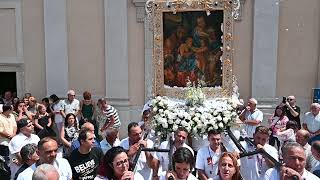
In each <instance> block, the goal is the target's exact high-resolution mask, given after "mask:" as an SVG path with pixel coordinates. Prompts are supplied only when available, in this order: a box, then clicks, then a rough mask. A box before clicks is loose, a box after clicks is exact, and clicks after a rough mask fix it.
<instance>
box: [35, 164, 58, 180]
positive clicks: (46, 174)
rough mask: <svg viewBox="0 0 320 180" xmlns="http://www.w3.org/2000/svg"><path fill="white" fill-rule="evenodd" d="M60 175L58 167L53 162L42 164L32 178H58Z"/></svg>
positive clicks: (53, 179) (42, 179)
mask: <svg viewBox="0 0 320 180" xmlns="http://www.w3.org/2000/svg"><path fill="white" fill-rule="evenodd" d="M59 177H60V175H59V173H58V171H57V169H56V168H55V167H54V166H52V165H51V164H41V165H40V166H38V167H37V169H36V170H35V171H34V173H33V175H32V180H58V179H59Z"/></svg>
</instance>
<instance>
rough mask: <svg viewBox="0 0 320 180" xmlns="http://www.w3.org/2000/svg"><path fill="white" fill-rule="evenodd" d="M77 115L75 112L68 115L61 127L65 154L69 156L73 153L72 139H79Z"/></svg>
mask: <svg viewBox="0 0 320 180" xmlns="http://www.w3.org/2000/svg"><path fill="white" fill-rule="evenodd" d="M78 131H79V129H78V124H77V120H76V116H75V115H74V114H73V113H69V114H67V115H66V118H65V120H64V126H62V128H61V132H60V138H61V142H62V144H63V152H64V156H65V157H68V156H69V155H70V153H71V144H72V141H74V140H77V138H78V135H79V132H78Z"/></svg>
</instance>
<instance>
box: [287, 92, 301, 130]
mask: <svg viewBox="0 0 320 180" xmlns="http://www.w3.org/2000/svg"><path fill="white" fill-rule="evenodd" d="M282 104H283V105H284V106H285V112H286V115H287V117H288V119H289V120H290V121H295V122H296V123H297V125H298V128H299V129H301V122H300V107H299V106H297V105H296V98H295V97H294V96H292V95H291V96H288V97H287V101H286V102H285V103H282Z"/></svg>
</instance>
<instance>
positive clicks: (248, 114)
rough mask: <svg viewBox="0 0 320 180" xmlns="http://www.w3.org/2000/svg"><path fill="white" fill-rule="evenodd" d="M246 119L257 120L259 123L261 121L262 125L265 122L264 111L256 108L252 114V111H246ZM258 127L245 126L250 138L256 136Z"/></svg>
mask: <svg viewBox="0 0 320 180" xmlns="http://www.w3.org/2000/svg"><path fill="white" fill-rule="evenodd" d="M244 111H246V110H245V109H244ZM244 117H245V119H246V120H257V121H260V123H261V122H262V120H263V113H262V111H260V110H259V109H257V108H256V109H255V110H254V111H253V113H251V112H250V111H246V113H245V115H244ZM257 126H259V125H256V126H252V125H249V124H246V125H245V127H244V129H245V131H246V132H247V135H248V137H253V134H254V132H255V130H256V127H257Z"/></svg>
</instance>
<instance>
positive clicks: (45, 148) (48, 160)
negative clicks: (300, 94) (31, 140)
mask: <svg viewBox="0 0 320 180" xmlns="http://www.w3.org/2000/svg"><path fill="white" fill-rule="evenodd" d="M57 151H58V143H57V141H56V140H54V139H52V138H50V137H45V138H43V139H41V140H40V141H39V143H38V150H37V154H38V155H39V161H37V162H36V163H34V164H33V165H31V166H30V167H28V168H27V169H26V170H24V171H23V172H22V173H20V174H19V176H18V178H17V180H31V179H32V175H33V172H34V171H35V170H36V168H37V167H38V166H39V165H41V164H51V165H53V166H54V167H55V168H56V169H57V170H58V173H59V175H60V179H67V180H70V179H71V178H72V171H71V167H70V164H69V162H68V161H67V160H66V159H64V158H57Z"/></svg>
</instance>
